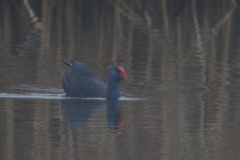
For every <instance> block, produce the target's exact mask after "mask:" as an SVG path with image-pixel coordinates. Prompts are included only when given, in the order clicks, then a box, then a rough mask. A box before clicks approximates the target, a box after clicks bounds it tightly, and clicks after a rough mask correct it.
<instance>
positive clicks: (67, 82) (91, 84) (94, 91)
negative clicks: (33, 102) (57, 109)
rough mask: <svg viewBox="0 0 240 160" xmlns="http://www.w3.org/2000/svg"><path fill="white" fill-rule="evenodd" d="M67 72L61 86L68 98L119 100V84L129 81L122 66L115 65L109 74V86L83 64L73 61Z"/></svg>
mask: <svg viewBox="0 0 240 160" xmlns="http://www.w3.org/2000/svg"><path fill="white" fill-rule="evenodd" d="M64 64H65V65H67V66H68V69H67V71H66V72H64V73H62V75H61V85H62V87H63V89H64V91H65V93H66V96H68V97H106V98H119V97H121V95H120V89H119V83H120V81H121V80H123V79H125V80H128V76H127V74H126V72H125V70H124V68H123V67H122V66H117V65H114V66H112V67H111V68H110V69H109V72H108V84H106V83H104V82H102V81H101V80H99V79H98V78H96V77H95V76H94V75H93V72H92V71H91V70H90V69H89V68H88V67H87V66H86V65H85V64H83V63H81V62H78V61H75V60H71V64H68V63H65V62H64Z"/></svg>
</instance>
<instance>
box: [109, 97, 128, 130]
mask: <svg viewBox="0 0 240 160" xmlns="http://www.w3.org/2000/svg"><path fill="white" fill-rule="evenodd" d="M107 123H108V128H109V129H110V130H111V131H112V132H113V133H117V134H122V131H123V130H124V125H125V123H126V121H125V119H124V118H122V117H121V114H120V106H119V100H118V99H107Z"/></svg>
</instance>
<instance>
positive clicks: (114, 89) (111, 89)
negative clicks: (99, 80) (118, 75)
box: [107, 80, 120, 98]
mask: <svg viewBox="0 0 240 160" xmlns="http://www.w3.org/2000/svg"><path fill="white" fill-rule="evenodd" d="M119 97H120V91H119V82H117V81H111V80H109V81H108V87H107V98H119Z"/></svg>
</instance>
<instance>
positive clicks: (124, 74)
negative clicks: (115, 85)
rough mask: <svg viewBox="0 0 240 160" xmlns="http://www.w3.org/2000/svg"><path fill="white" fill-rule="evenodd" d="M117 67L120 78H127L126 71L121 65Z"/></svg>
mask: <svg viewBox="0 0 240 160" xmlns="http://www.w3.org/2000/svg"><path fill="white" fill-rule="evenodd" d="M118 69H119V71H120V75H119V76H120V78H122V79H126V80H128V76H127V73H126V72H125V70H124V68H123V67H122V66H119V67H118Z"/></svg>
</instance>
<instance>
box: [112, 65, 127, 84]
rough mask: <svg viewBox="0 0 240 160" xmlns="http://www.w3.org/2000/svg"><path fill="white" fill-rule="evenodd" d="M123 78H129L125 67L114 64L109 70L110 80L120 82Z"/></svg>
mask: <svg viewBox="0 0 240 160" xmlns="http://www.w3.org/2000/svg"><path fill="white" fill-rule="evenodd" d="M123 79H125V80H128V76H127V73H126V72H125V70H124V68H123V67H122V66H112V67H111V68H110V70H109V80H112V81H119V82H120V81H121V80H123Z"/></svg>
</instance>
